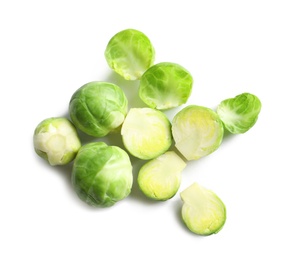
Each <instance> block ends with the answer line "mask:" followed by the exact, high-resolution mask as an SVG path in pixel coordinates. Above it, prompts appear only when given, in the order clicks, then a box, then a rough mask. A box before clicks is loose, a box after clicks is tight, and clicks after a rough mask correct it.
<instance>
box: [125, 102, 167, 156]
mask: <svg viewBox="0 0 285 260" xmlns="http://www.w3.org/2000/svg"><path fill="white" fill-rule="evenodd" d="M121 134H122V139H123V143H124V146H125V147H126V149H127V150H128V151H129V152H130V153H131V154H132V155H133V156H135V157H137V158H140V159H143V160H148V159H153V158H155V157H157V156H159V155H161V154H163V153H164V152H166V151H167V150H168V148H169V147H170V146H171V144H172V135H171V124H170V122H169V120H168V118H167V117H166V115H165V114H164V113H162V112H161V111H159V110H156V109H152V108H146V107H145V108H131V109H130V111H129V112H128V114H127V116H126V118H125V121H124V123H123V125H122V129H121Z"/></svg>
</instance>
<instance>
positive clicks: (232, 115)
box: [217, 93, 261, 134]
mask: <svg viewBox="0 0 285 260" xmlns="http://www.w3.org/2000/svg"><path fill="white" fill-rule="evenodd" d="M260 110H261V102H260V100H259V98H258V97H257V96H255V95H253V94H250V93H243V94H240V95H237V96H236V97H234V98H229V99H225V100H223V101H222V102H221V103H220V104H219V106H218V108H217V113H218V115H219V116H220V118H221V120H222V121H223V123H224V126H225V128H226V129H227V130H228V131H229V132H230V133H232V134H242V133H245V132H247V131H248V130H249V129H250V128H251V127H253V126H254V124H255V123H256V121H257V119H258V115H259V113H260Z"/></svg>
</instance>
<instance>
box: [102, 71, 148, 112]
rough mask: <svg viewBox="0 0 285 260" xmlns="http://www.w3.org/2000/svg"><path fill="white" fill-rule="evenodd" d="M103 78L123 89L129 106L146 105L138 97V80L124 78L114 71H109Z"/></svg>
mask: <svg viewBox="0 0 285 260" xmlns="http://www.w3.org/2000/svg"><path fill="white" fill-rule="evenodd" d="M105 80H106V81H107V82H111V83H113V84H116V85H117V86H119V87H120V88H121V89H122V90H123V91H124V93H125V95H126V97H127V99H128V103H129V104H128V105H129V108H132V107H145V106H146V105H145V104H144V103H143V101H142V100H141V99H140V97H139V80H125V79H124V78H123V77H122V76H120V75H119V74H117V73H116V72H114V71H110V73H109V74H108V75H107V76H106V77H105Z"/></svg>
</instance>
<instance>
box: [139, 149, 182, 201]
mask: <svg viewBox="0 0 285 260" xmlns="http://www.w3.org/2000/svg"><path fill="white" fill-rule="evenodd" d="M185 167H186V163H185V162H184V161H183V160H182V159H181V158H180V157H179V156H178V155H177V154H176V153H175V152H173V151H167V152H166V153H164V154H162V155H160V156H158V157H157V158H155V159H152V160H150V161H148V162H147V163H145V164H144V165H143V166H142V167H141V169H140V171H139V174H138V184H139V187H140V189H141V190H142V192H143V193H144V194H145V195H146V196H147V197H149V198H151V199H154V200H168V199H170V198H172V197H173V196H174V195H175V194H176V193H177V191H178V189H179V187H180V183H181V172H182V171H183V169H184V168H185Z"/></svg>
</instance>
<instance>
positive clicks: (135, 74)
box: [105, 29, 155, 80]
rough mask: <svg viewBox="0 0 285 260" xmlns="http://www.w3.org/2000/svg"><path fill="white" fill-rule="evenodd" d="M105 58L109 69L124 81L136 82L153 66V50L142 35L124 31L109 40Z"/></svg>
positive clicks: (137, 32)
mask: <svg viewBox="0 0 285 260" xmlns="http://www.w3.org/2000/svg"><path fill="white" fill-rule="evenodd" d="M105 58H106V61H107V63H108V65H109V67H110V68H111V69H113V70H114V71H116V72H117V73H118V74H119V75H121V76H122V77H124V78H125V79H126V80H137V79H140V77H141V75H142V74H143V73H144V72H145V71H146V70H147V69H148V68H149V67H150V66H152V65H153V62H154V59H155V50H154V48H153V46H152V44H151V42H150V40H149V38H148V37H147V36H146V35H145V34H144V33H142V32H140V31H138V30H134V29H126V30H123V31H120V32H118V33H117V34H115V35H114V36H113V37H112V38H111V39H110V41H109V42H108V44H107V47H106V50H105Z"/></svg>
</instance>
